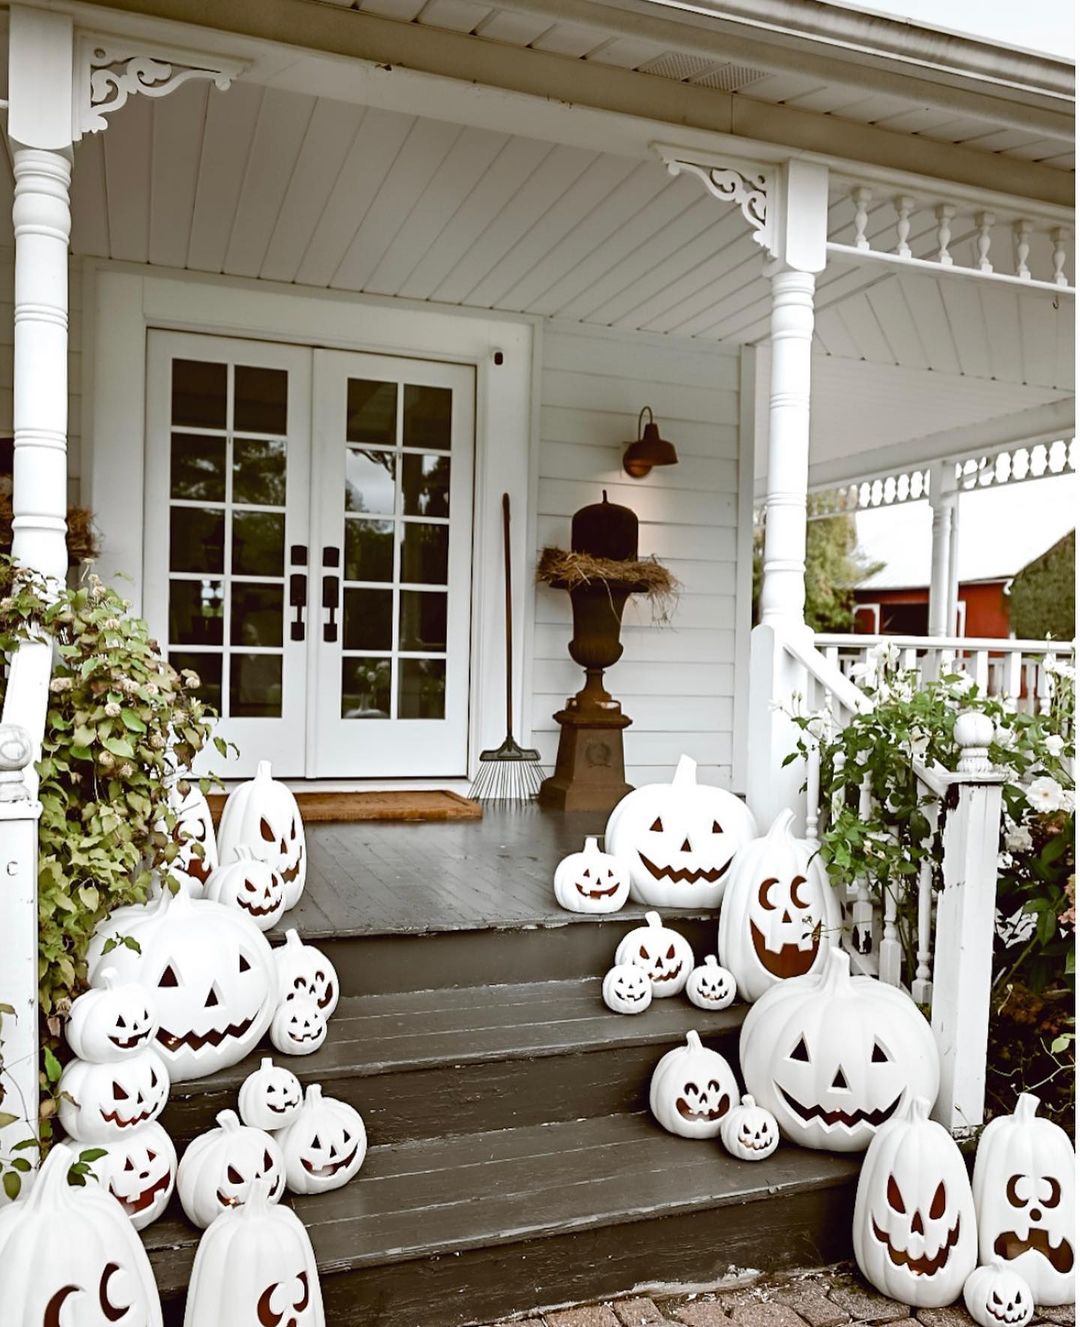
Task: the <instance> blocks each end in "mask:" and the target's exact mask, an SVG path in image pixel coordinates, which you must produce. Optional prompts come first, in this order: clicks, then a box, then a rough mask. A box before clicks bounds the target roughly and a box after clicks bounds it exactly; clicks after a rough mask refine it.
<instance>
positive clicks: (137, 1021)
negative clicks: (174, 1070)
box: [64, 967, 158, 1064]
mask: <svg viewBox="0 0 1080 1327" xmlns="http://www.w3.org/2000/svg"><path fill="white" fill-rule="evenodd" d="M157 1029H158V1020H157V1015H156V1013H155V1012H154V1005H153V1001H152V1000H151V998H150V992H149V991H148V990H147V988H146V987H145V986H144V985H143V984H142V983H141V982H137V981H126V982H122V981H120V979H119V977H118V976H117V974H116V969H115V968H108V967H106V968H102V970H101V975H100V977H99V981H98V987H97V989H91V990H89V991H84V992H83V994H82V995H80V996H79V997H78V998H77V999H76V1000H74V1001H73V1002H72V1005H71V1014H70V1015H69V1017H68V1021H67V1026H66V1027H65V1028H64V1033H65V1035H66V1036H67V1042H68V1045H69V1046H70V1047H71V1049H72V1050H73V1051H74V1052H75V1054H76V1055H77V1056H78V1057H79V1059H80V1060H90V1061H92V1062H94V1063H96V1064H104V1063H106V1062H107V1061H110V1060H123V1059H126V1058H127V1057H128V1056H130V1055H137V1054H138V1053H139V1051H143V1050H146V1049H147V1048H148V1047H150V1046H152V1045H153V1042H154V1036H155V1034H156V1033H157Z"/></svg>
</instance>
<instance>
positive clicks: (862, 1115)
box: [776, 1083, 904, 1129]
mask: <svg viewBox="0 0 1080 1327" xmlns="http://www.w3.org/2000/svg"><path fill="white" fill-rule="evenodd" d="M776 1086H777V1088H778V1089H779V1092H780V1095H781V1096H782V1097H783V1098H784V1100H785V1101H786V1102H787V1104H788V1105H789V1106H790V1107H791V1109H792V1110H793V1111H794V1112H795V1114H796V1115H798V1116H800V1118H802V1119H804V1120H805V1121H806V1122H807V1123H808V1124H809V1122H810V1121H811V1120H820V1121H821V1123H822V1124H824V1125H825V1127H826V1128H827V1129H831V1128H832V1126H833V1125H834V1124H842V1125H843V1126H844V1128H845V1129H854V1128H855V1127H856V1126H857V1125H860V1124H871V1125H873V1126H874V1127H875V1128H877V1126H878V1125H879V1124H884V1123H885V1121H886V1120H887V1119H888V1118H889V1116H890V1115H892V1113H893V1112H894V1111H895V1110H896V1108H897V1106H899V1105H900V1098H901V1097H902V1096H903V1095H904V1094H903V1093H902V1092H900V1093H898V1094H897V1097H896V1100H895V1101H894V1102H893V1103H892V1105H890V1106H879V1107H878V1109H877V1110H826V1109H825V1107H824V1106H819V1105H818V1103H817V1102H816V1101H815V1102H814V1103H813V1105H811V1106H804V1105H803V1104H802V1102H801V1101H796V1099H795V1098H794V1097H793V1096H792V1095H791V1093H790V1092H787V1091H785V1089H784V1088H782V1087H780V1084H779V1083H777V1085H776Z"/></svg>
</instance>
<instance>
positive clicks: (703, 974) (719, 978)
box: [686, 954, 735, 1009]
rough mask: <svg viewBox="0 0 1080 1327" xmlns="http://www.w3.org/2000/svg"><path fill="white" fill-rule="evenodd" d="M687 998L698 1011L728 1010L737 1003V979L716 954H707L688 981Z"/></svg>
mask: <svg viewBox="0 0 1080 1327" xmlns="http://www.w3.org/2000/svg"><path fill="white" fill-rule="evenodd" d="M686 998H687V999H688V1000H689V1001H690V1003H691V1004H692V1005H696V1006H697V1008H698V1009H726V1008H727V1007H728V1005H730V1004H733V1003H734V1002H735V978H734V977H733V976H732V975H731V973H730V972H729V971H728V970H727V968H722V967H721V966H720V963H719V961H718V960H717V957H716V955H715V954H707V955H706V957H705V962H704V963H702V965H701V966H700V967H697V968H695V969H694V970H693V972H691V974H690V976H689V977H688V978H687V979H686Z"/></svg>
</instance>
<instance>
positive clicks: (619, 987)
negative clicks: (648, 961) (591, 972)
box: [602, 963, 652, 1014]
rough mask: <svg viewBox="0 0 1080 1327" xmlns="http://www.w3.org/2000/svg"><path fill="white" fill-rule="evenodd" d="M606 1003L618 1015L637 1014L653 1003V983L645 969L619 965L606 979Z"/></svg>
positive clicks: (629, 964) (604, 988) (603, 992)
mask: <svg viewBox="0 0 1080 1327" xmlns="http://www.w3.org/2000/svg"><path fill="white" fill-rule="evenodd" d="M602 994H603V998H604V1003H605V1004H606V1005H607V1007H608V1008H609V1009H610V1010H612V1011H613V1012H614V1013H616V1014H637V1013H641V1011H642V1010H644V1009H647V1008H648V1007H649V1005H650V1004H651V1003H652V983H651V982H650V981H649V978H648V976H647V975H646V973H645V972H644V971H643V969H641V968H639V967H636V966H635V965H634V964H633V963H619V964H617V965H616V966H615V967H613V968H612V969H611V970H610V971H609V972H608V973H607V974H606V976H605V977H604V981H603V986H602Z"/></svg>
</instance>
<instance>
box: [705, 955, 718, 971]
mask: <svg viewBox="0 0 1080 1327" xmlns="http://www.w3.org/2000/svg"><path fill="white" fill-rule="evenodd" d="M705 966H706V967H707V968H718V967H719V966H720V960H719V959H718V958H717V957H716V955H715V954H706V955H705Z"/></svg>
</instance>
